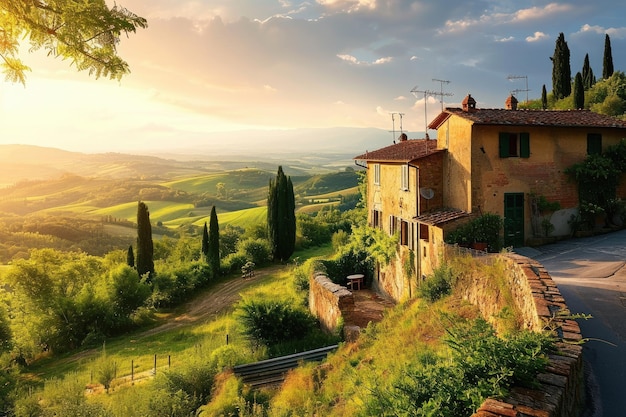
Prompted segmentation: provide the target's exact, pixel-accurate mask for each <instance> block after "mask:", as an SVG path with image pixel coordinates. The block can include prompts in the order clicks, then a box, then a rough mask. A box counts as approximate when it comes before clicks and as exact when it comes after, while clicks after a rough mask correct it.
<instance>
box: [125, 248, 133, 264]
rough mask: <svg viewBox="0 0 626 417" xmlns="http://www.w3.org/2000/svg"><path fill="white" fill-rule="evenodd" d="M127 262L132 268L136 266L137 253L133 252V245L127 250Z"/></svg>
mask: <svg viewBox="0 0 626 417" xmlns="http://www.w3.org/2000/svg"><path fill="white" fill-rule="evenodd" d="M126 264H127V265H128V266H130V267H131V268H134V267H135V253H134V252H133V245H129V246H128V251H127V252H126Z"/></svg>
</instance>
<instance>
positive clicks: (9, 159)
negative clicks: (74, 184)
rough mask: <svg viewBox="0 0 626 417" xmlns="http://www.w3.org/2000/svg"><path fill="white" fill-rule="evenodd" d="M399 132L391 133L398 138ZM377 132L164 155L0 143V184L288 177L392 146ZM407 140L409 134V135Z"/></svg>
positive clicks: (274, 135)
mask: <svg viewBox="0 0 626 417" xmlns="http://www.w3.org/2000/svg"><path fill="white" fill-rule="evenodd" d="M399 134H400V133H399V132H396V135H397V136H399ZM392 136H393V134H392V133H391V132H386V131H383V130H380V129H359V128H332V129H295V130H272V131H258V130H255V131H242V132H237V133H232V132H231V133H220V134H218V133H215V134H214V135H211V136H208V137H207V138H206V142H205V144H203V145H198V146H196V147H192V146H190V145H187V146H182V147H180V146H179V147H176V146H172V149H171V150H168V151H167V153H165V152H164V151H162V149H163V148H162V146H161V147H160V149H159V151H155V150H152V151H151V150H146V151H145V153H143V152H142V154H141V155H132V154H123V153H98V154H86V153H80V152H71V151H66V150H61V149H56V148H46V147H40V146H33V145H0V186H6V185H11V184H15V183H17V182H19V181H23V180H36V179H50V178H56V177H59V176H61V175H64V174H76V175H80V176H85V177H110V178H142V177H143V178H150V177H153V178H164V179H167V178H174V177H177V176H188V175H190V174H193V173H195V172H197V173H207V172H216V171H223V170H231V169H237V168H243V167H255V168H259V169H265V170H269V171H275V170H276V169H277V167H278V165H282V166H283V169H284V170H285V172H286V173H287V174H288V175H301V174H310V173H315V172H329V171H337V170H341V169H343V168H345V167H347V166H352V167H354V161H353V160H352V158H353V157H354V156H356V155H360V154H362V153H365V151H368V150H374V149H378V148H381V147H384V146H388V145H391V144H392V143H393V137H392ZM410 137H411V136H410Z"/></svg>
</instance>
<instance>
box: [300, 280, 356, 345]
mask: <svg viewBox="0 0 626 417" xmlns="http://www.w3.org/2000/svg"><path fill="white" fill-rule="evenodd" d="M309 283H310V288H309V309H310V310H311V313H313V315H314V316H315V317H317V319H318V320H319V321H320V325H321V326H322V328H323V329H324V330H325V331H327V332H329V333H337V332H338V331H339V330H341V329H340V327H341V324H342V323H343V320H342V317H343V316H342V311H350V310H353V309H354V297H353V296H352V292H350V291H349V290H348V289H347V288H346V287H343V286H341V285H338V284H335V283H334V282H332V281H331V280H330V279H329V278H328V277H327V276H326V275H323V274H317V275H316V276H315V277H314V278H313V279H312V280H310V281H309Z"/></svg>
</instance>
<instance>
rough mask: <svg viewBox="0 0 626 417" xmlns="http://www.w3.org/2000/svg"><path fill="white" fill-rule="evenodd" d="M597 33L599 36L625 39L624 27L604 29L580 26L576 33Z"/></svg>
mask: <svg viewBox="0 0 626 417" xmlns="http://www.w3.org/2000/svg"><path fill="white" fill-rule="evenodd" d="M590 32H592V33H597V34H600V35H604V34H607V35H609V36H610V37H612V38H619V39H625V38H626V27H622V28H606V29H605V28H604V27H602V26H598V25H593V26H592V25H588V24H585V25H582V26H581V28H580V30H579V31H578V33H590Z"/></svg>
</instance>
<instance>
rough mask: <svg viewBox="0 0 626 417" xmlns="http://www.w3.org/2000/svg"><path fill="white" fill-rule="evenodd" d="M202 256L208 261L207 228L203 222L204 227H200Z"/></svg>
mask: <svg viewBox="0 0 626 417" xmlns="http://www.w3.org/2000/svg"><path fill="white" fill-rule="evenodd" d="M201 250H202V256H204V259H205V260H206V261H207V262H208V259H209V229H208V227H207V225H206V222H204V228H203V229H202V249H201Z"/></svg>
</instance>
